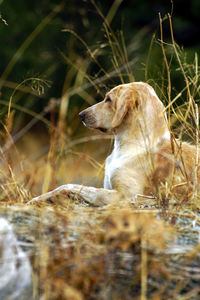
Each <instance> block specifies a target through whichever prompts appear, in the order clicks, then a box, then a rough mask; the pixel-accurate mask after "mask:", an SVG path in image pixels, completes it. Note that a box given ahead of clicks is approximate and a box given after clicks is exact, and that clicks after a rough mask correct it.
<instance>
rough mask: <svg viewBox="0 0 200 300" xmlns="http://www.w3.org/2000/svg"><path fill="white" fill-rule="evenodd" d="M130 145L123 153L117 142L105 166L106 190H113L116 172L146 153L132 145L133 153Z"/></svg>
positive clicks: (141, 148)
mask: <svg viewBox="0 0 200 300" xmlns="http://www.w3.org/2000/svg"><path fill="white" fill-rule="evenodd" d="M129 147H130V145H129V146H127V148H126V151H122V149H121V148H120V146H119V145H118V144H117V143H116V142H115V145H114V149H113V152H112V153H111V155H110V156H108V158H107V159H106V165H105V176H104V188H105V189H109V190H110V189H113V186H112V179H113V177H114V176H115V174H116V172H120V169H122V168H123V167H124V166H125V165H127V163H128V162H129V160H130V159H132V158H133V157H134V156H137V155H138V154H141V153H143V152H144V148H143V147H137V146H136V145H134V146H133V145H131V151H130V149H129Z"/></svg>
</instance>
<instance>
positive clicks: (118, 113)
mask: <svg viewBox="0 0 200 300" xmlns="http://www.w3.org/2000/svg"><path fill="white" fill-rule="evenodd" d="M132 106H133V99H132V93H131V95H129V97H127V95H125V94H122V95H120V96H119V97H117V100H116V107H115V114H114V117H113V121H112V128H115V127H118V126H119V125H120V124H121V123H122V121H123V119H124V117H125V115H126V113H127V112H128V110H129V108H131V107H132Z"/></svg>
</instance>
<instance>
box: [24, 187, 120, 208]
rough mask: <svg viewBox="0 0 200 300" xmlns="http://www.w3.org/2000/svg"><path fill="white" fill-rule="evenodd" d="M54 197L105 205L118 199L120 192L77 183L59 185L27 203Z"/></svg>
mask: <svg viewBox="0 0 200 300" xmlns="http://www.w3.org/2000/svg"><path fill="white" fill-rule="evenodd" d="M56 197H63V198H64V197H68V198H70V199H72V198H76V199H78V200H80V201H83V202H86V203H89V204H90V205H93V206H101V205H107V204H109V203H111V202H112V201H115V200H118V199H120V194H119V193H118V192H117V191H116V190H107V189H103V188H94V187H89V186H84V185H79V184H66V185H61V186H60V187H58V188H56V189H55V190H53V191H50V192H48V193H45V194H42V195H40V196H38V197H35V198H33V199H31V200H30V201H29V202H28V203H27V204H32V203H34V202H38V201H45V200H48V199H49V200H50V199H52V200H53V199H54V198H56Z"/></svg>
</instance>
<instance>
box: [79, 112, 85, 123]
mask: <svg viewBox="0 0 200 300" xmlns="http://www.w3.org/2000/svg"><path fill="white" fill-rule="evenodd" d="M85 116H86V113H85V112H84V111H81V112H80V113H79V117H80V118H81V121H82V122H84V121H85Z"/></svg>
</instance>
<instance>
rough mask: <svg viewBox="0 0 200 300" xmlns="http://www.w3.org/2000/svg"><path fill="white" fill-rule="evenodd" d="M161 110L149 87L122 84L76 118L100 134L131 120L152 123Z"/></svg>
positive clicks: (153, 92) (135, 83)
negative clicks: (143, 120)
mask: <svg viewBox="0 0 200 300" xmlns="http://www.w3.org/2000/svg"><path fill="white" fill-rule="evenodd" d="M163 109H164V106H163V104H162V103H161V101H160V100H159V99H158V97H157V95H156V93H155V91H154V90H153V88H152V87H151V86H149V85H148V84H146V83H143V82H133V83H128V84H122V85H119V86H117V87H115V88H113V89H112V90H111V91H110V92H109V93H107V94H106V96H105V99H104V100H103V101H101V102H99V103H97V104H95V105H93V106H91V107H89V108H87V109H85V110H83V111H82V112H81V113H80V114H79V115H80V118H81V120H82V122H83V123H84V124H85V126H87V127H89V128H94V129H99V130H101V131H103V132H107V131H108V130H109V131H112V130H113V129H116V128H119V127H120V126H122V124H123V123H124V122H125V121H124V120H125V119H126V120H128V116H130V117H131V121H135V120H136V119H138V118H143V119H144V118H146V119H148V120H149V121H151V120H153V118H154V115H158V114H159V113H160V112H161V111H162V110H163Z"/></svg>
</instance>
